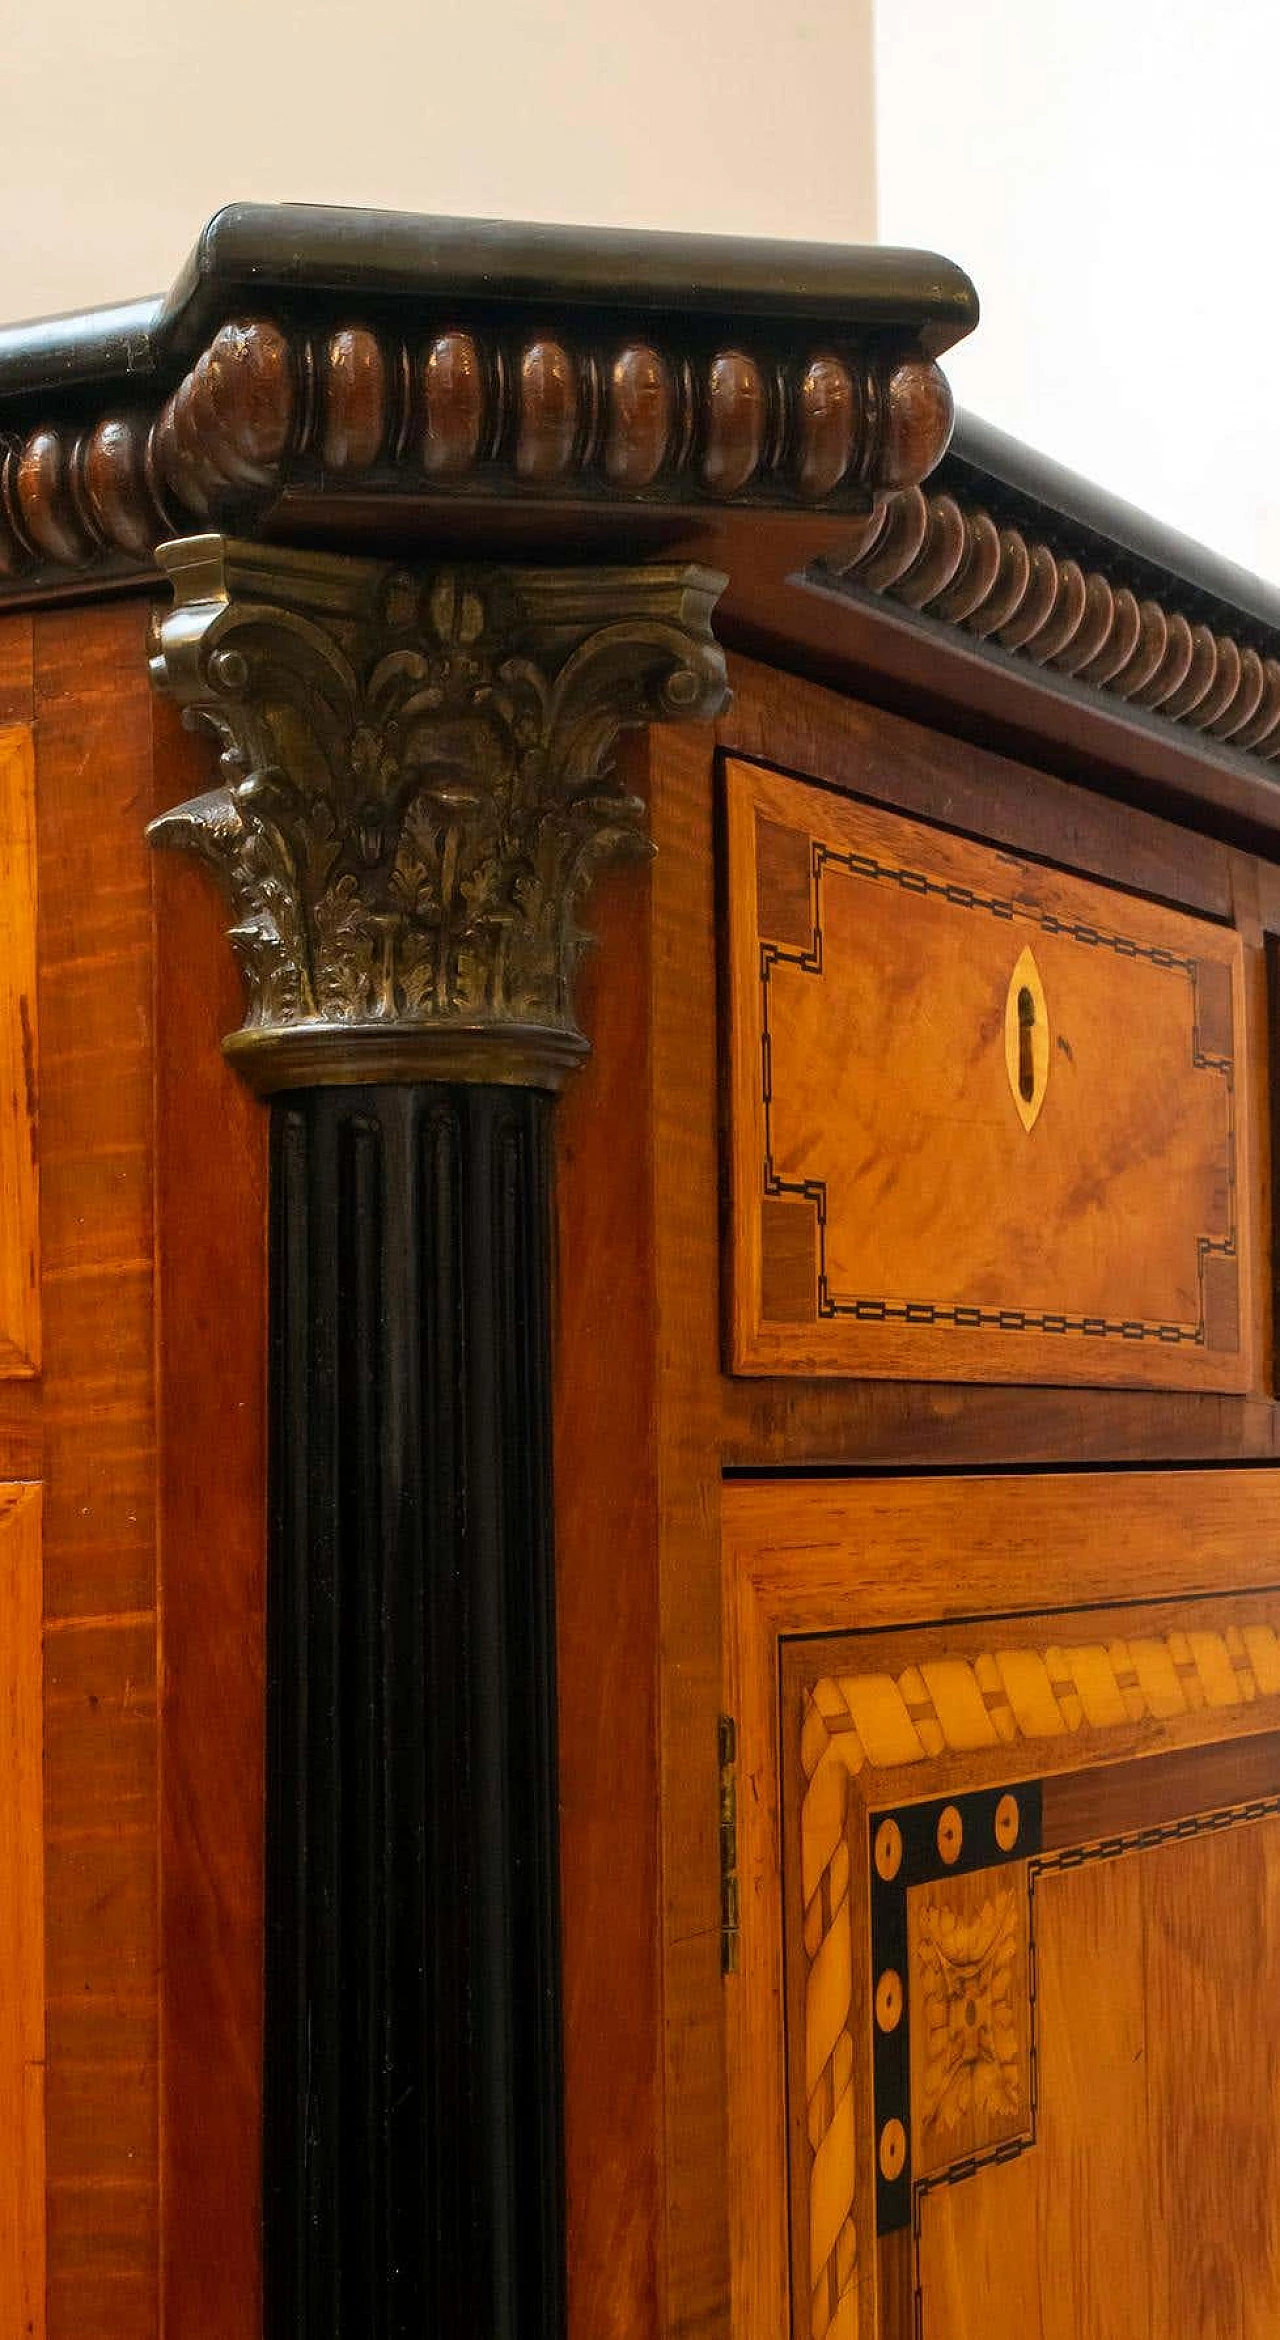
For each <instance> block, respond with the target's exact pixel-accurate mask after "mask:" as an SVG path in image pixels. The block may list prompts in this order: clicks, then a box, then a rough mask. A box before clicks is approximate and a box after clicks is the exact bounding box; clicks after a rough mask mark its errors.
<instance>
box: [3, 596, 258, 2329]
mask: <svg viewBox="0 0 1280 2340" xmlns="http://www.w3.org/2000/svg"><path fill="white" fill-rule="evenodd" d="M148 616H149V612H148V611H147V609H146V608H145V606H141V605H139V604H137V603H132V604H122V605H116V606H114V607H112V606H109V605H103V606H100V607H98V608H96V609H94V610H92V611H70V610H67V611H54V612H47V613H42V614H40V615H38V616H36V617H35V618H27V617H9V618H7V619H6V620H5V621H4V623H3V625H0V721H2V722H3V723H5V724H6V725H9V726H18V727H21V728H20V730H19V731H17V732H16V733H15V731H14V730H13V729H10V730H9V731H8V733H7V734H6V745H7V746H8V747H9V749H10V753H9V756H8V757H7V758H6V759H5V760H4V765H3V772H4V779H5V782H6V785H7V794H6V796H5V813H6V820H9V817H10V815H11V814H12V811H13V806H14V797H13V780H14V775H15V770H16V771H18V772H20V773H21V774H22V775H23V785H24V789H25V788H26V787H27V786H28V778H29V772H30V770H31V769H32V768H33V776H34V791H33V795H34V805H35V813H36V840H35V842H36V849H37V855H38V871H37V875H36V878H35V880H34V881H33V879H32V876H31V872H30V869H29V867H24V868H23V869H22V870H21V871H18V872H15V865H14V863H13V860H12V846H13V836H12V826H11V823H10V826H9V827H6V829H5V832H4V841H5V850H6V853H7V854H8V855H9V859H8V860H7V861H6V863H5V870H4V875H5V885H4V908H3V912H2V913H0V918H2V919H3V931H4V936H5V948H4V960H3V964H4V973H5V979H6V980H7V981H8V980H11V975H12V971H13V970H14V969H15V968H20V966H21V961H22V951H23V949H24V948H25V947H26V946H25V944H23V942H22V936H23V935H24V934H30V933H31V932H32V916H31V914H32V912H33V911H34V910H35V908H36V906H37V903H38V924H37V926H36V929H35V933H36V950H37V970H36V972H37V981H36V985H35V987H34V998H35V1004H36V1007H37V1010H38V1027H39V1044H40V1072H41V1096H40V1112H39V1139H40V1145H39V1165H40V1196H39V1200H40V1219H41V1237H42V1258H41V1275H40V1286H39V1301H40V1310H41V1315H42V1318H43V1360H42V1371H41V1373H40V1374H39V1376H33V1375H31V1374H30V1373H28V1374H27V1375H26V1376H25V1377H24V1378H21V1379H5V1380H2V1381H0V1478H3V1479H4V1480H8V1481H10V1482H12V1481H14V1480H22V1481H27V1482H30V1483H31V1484H32V1486H33V1488H34V1489H35V1490H36V1492H35V1493H33V1495H32V1497H31V1505H30V1507H29V1508H28V1509H27V1510H26V1511H24V1512H23V1514H22V1520H23V1523H24V1524H23V1526H22V1537H23V1539H25V1547H26V1548H25V1549H24V1553H23V1556H22V1561H21V1567H20V1568H15V1569H14V1570H13V1572H12V1573H11V1572H10V1570H9V1566H8V1562H6V1571H5V1575H4V1588H5V1589H4V1614H5V1617H6V1619H7V1620H8V1622H7V1624H6V1627H5V1636H6V1639H5V1646H6V1648H7V1649H8V1650H9V1653H10V1657H9V1660H7V1661H6V1678H7V1679H8V1680H9V1682H10V1684H11V1689H10V1694H9V1698H8V1699H7V1701H6V1704H5V1710H4V1711H5V1713H6V1715H7V1716H8V1717H9V1720H10V1725H11V1727H12V1729H13V1730H14V1731H15V1732H16V1733H17V1734H18V1736H19V1738H20V1739H21V1741H22V1745H21V1746H19V1745H18V1744H17V1742H16V1741H15V1744H14V1747H13V1749H12V1751H11V1752H12V1761H11V1765H10V1768H9V1773H8V1776H9V1777H10V1780H11V1781H12V1782H16V1792H15V1794H14V1795H13V1796H11V1797H7V1798H6V1805H5V1827H4V1830H3V1832H0V1833H3V1837H4V1848H5V1849H4V1865H5V1875H6V1879H7V1880H8V1884H7V1886H6V1895H5V1905H6V1917H5V1921H4V1922H5V1926H6V1928H7V1932H6V1940H7V1941H8V1944H9V1947H8V1950H7V1951H6V1952H5V1956H4V1962H3V1963H4V1972H5V1975H6V1979H7V1980H9V1979H13V1981H14V1985H15V1987H14V1989H13V1991H12V1992H10V1991H8V1990H6V1993H5V1999H4V2004H5V2008H6V2010H7V2014H8V2018H9V2022H8V2028H7V2030H6V2034H5V2047H4V2053H3V2058H0V2060H2V2061H3V2062H4V2065H5V2071H6V2075H7V2077H6V2080H5V2083H4V2086H5V2090H6V2098H5V2100H6V2103H8V2104H9V2105H10V2108H11V2113H12V2124H11V2125H12V2133H13V2136H14V2139H15V2145H14V2150H13V2153H12V2155H11V2156H9V2157H8V2158H7V2159H6V2162H5V2170H6V2181H7V2190H6V2191H5V2193H4V2206H3V2213H2V2214H3V2217H4V2219H5V2221H6V2233H7V2232H8V2227H9V2224H10V2223H11V2221H12V2220H13V2219H14V2218H15V2217H18V2216H19V2205H20V2202H21V2203H22V2204H25V2208H22V2209H21V2216H22V2218H23V2220H24V2221H25V2228H26V2234H27V2242H26V2244H25V2246H24V2250H25V2256H24V2255H23V2253H21V2252H16V2246H15V2252H14V2253H11V2252H10V2250H9V2248H8V2245H7V2243H6V2246H5V2249H4V2251H3V2267H4V2272H5V2277H6V2279H7V2277H8V2275H9V2273H10V2271H11V2270H12V2269H16V2268H19V2267H20V2268H21V2269H22V2282H23V2284H24V2285H25V2287H26V2293H25V2294H24V2296H27V2295H29V2297H28V2300H27V2307H26V2309H25V2311H24V2321H23V2322H22V2323H21V2324H19V2323H18V2322H17V2321H16V2320H15V2323H14V2329H15V2330H26V2331H29V2332H30V2333H32V2334H34V2335H36V2336H37V2340H56V2335H59V2334H62V2333H72V2332H74V2333H76V2334H77V2335H88V2336H89V2340H95V2336H97V2335H101V2336H102V2340H108V2336H109V2340H156V2335H157V2334H158V2333H159V2331H160V2329H161V2324H162V2314H163V2313H165V2311H164V2310H162V2285H161V2278H162V2258H163V2262H164V2272H165V2278H166V2283H165V2288H166V2290H167V2291H168V2293H169V2295H170V2300H169V2308H168V2311H167V2312H168V2314H169V2316H170V2319H171V2328H172V2329H175V2330H178V2329H180V2330H182V2331H183V2332H186V2333H190V2334H192V2335H198V2334H200V2333H201V2332H202V2331H208V2332H209V2333H210V2334H212V2333H213V2332H215V2331H217V2332H221V2331H224V2330H226V2329H228V2328H229V2327H230V2326H232V2325H235V2326H237V2327H239V2326H243V2327H244V2328H246V2329H247V2328H250V2327H251V2325H252V2323H253V2321H254V2318H255V2313H256V2296H257V2265H258V2239H257V2229H256V2220H257V2200H258V2180H257V2151H256V2144H255V2141H254V2140H255V2137H256V2129H257V2119H258V2102H259V2096H260V2087H261V2083H260V2075H259V2055H258V2046H257V2026H258V2021H259V2018H258V2002H259V1991H260V1982H259V1977H260V1971H261V1912H260V1882H259V1865H260V1837H261V1823H260V1794H261V1790H260V1784H259V1783H260V1767H261V1716H260V1679H261V1677H260V1668H261V1653H260V1641H259V1621H260V1609H261V1517H262V1505H263V1494H264V1455H263V1446H264V1438H263V1424H262V1396H261V1389H262V1373H263V1364H264V1356H263V1317H264V1309H263V1299H262V1253H263V1238H264V1202H263V1194H264V1188H263V1184H262V1167H261V1152H262V1133H261V1129H260V1123H259V1116H258V1109H257V1108H256V1107H254V1106H253V1105H252V1103H251V1101H250V1100H249V1098H248V1097H247V1096H246V1095H245V1094H244V1093H243V1092H242V1091H241V1090H240V1088H239V1087H238V1085H237V1084H236V1083H235V1082H234V1081H233V1080H232V1077H231V1075H230V1074H229V1073H228V1072H227V1070H226V1068H225V1067H224V1066H223V1064H222V1061H221V1058H220V1055H219V1053H218V1050H217V1036H218V1032H219V1031H220V1030H221V1029H222V1028H225V1023H224V1024H223V1025H220V1024H219V1022H218V1018H219V1017H220V1016H223V1017H224V1019H225V1016H226V1014H227V1013H228V1012H229V1008H230V1005H231V1003H232V1001H233V999H234V991H235V985H234V977H233V975H232V974H231V971H230V970H229V969H228V968H227V966H226V965H225V948H224V946H223V944H222V941H221V932H220V921H219V918H218V913H217V909H216V905H215V904H214V903H213V902H212V901H210V900H209V899H208V898H207V896H205V895H204V894H203V893H202V892H201V889H200V888H199V886H198V885H197V884H196V883H194V882H193V881H192V880H191V879H190V878H188V877H187V875H186V873H185V872H182V871H180V870H178V869H176V868H168V869H165V870H164V871H163V872H162V871H161V870H160V868H159V867H158V864H157V860H156V857H155V856H153V855H152V854H151V853H150V852H149V851H148V849H147V847H146V844H145V841H144V837H143V828H144V825H145V819H146V816H147V813H148V812H149V811H150V809H151V807H152V803H153V802H155V803H159V802H168V801H171V799H172V797H173V796H174V795H175V794H177V793H179V792H180V791H181V789H182V788H183V787H184V786H189V784H190V783H189V775H190V772H191V770H192V768H193V764H194V762H195V759H196V755H197V751H196V749H195V747H194V743H192V742H191V741H190V740H189V739H187V738H186V737H185V735H183V734H181V733H180V731H179V727H178V725H177V722H176V719H174V718H172V717H170V716H165V715H161V717H160V719H159V722H158V725H157V735H156V738H155V740H154V742H153V717H154V714H155V709H154V702H153V696H152V693H151V691H150V688H149V684H148V680H147V674H146V634H147V624H148ZM15 736H16V737H20V738H21V739H22V740H23V741H27V740H30V742H31V743H32V746H33V751H34V753H33V767H28V765H27V764H26V762H25V760H21V759H20V760H19V762H18V763H17V764H16V765H15V760H14V756H13V753H12V744H13V740H14V738H15ZM24 754H25V751H24ZM153 762H154V779H153ZM153 789H154V794H153ZM15 875H17V876H18V877H20V878H21V881H22V885H23V886H25V890H26V901H25V908H23V906H22V905H21V904H19V905H18V908H19V910H20V911H21V915H20V916H18V918H17V923H16V924H15V915H16V914H15V909H14V903H13V898H12V897H13V894H14V887H13V884H12V882H11V881H12V880H13V879H14V878H15ZM166 887H167V888H171V889H172V891H171V892H166V890H165V889H166ZM157 920H158V923H157ZM157 1003H158V1005H157ZM33 1029H34V1026H33ZM27 1159H28V1162H29V1160H30V1150H29V1143H28V1154H27ZM15 1189H16V1191H17V1193H18V1194H19V1195H21V1194H22V1193H23V1192H27V1191H29V1184H28V1186H26V1187H24V1184H23V1173H22V1171H21V1169H19V1170H17V1171H16V1172H15V1173H14V1178H13V1182H12V1184H11V1182H10V1174H9V1172H8V1171H6V1172H5V1192H6V1199H8V1198H9V1196H10V1194H11V1193H12V1192H14V1191H15ZM255 1279H256V1282H255ZM255 1291H256V1295H257V1296H256V1299H255ZM33 1353H34V1354H36V1355H39V1354H40V1350H39V1347H38V1346H37V1347H36V1348H35V1349H34V1352H33ZM158 1358H159V1361H160V1362H159V1366H158V1363H157V1359H158ZM161 1422H163V1424H164V1432H163V1446H162V1451H161V1448H160V1446H159V1444H158V1439H159V1428H160V1423H161ZM40 1511H42V1513H43V1565H42V1564H41V1552H40V1548H39V1544H38V1542H37V1541H35V1534H36V1522H37V1519H38V1515H39V1512H40ZM7 1517H8V1513H7V1512H6V1518H7ZM15 1517H16V1515H15ZM16 1537H17V1530H16V1528H15V1539H16ZM10 1549H11V1550H12V1551H13V1554H14V1558H15V1560H16V1558H17V1545H16V1540H15V1542H14V1544H13V1545H12V1546H10V1545H9V1544H7V1543H6V1550H10ZM161 1555H163V1566H162V1565H161ZM158 1579H162V1581H158ZM33 1604H34V1617H33V1613H32V1612H33ZM161 1606H163V1611H164V1615H165V1619H166V1624H167V1638H166V1639H165V1642H164V1648H163V1651H162V1649H161V1640H162V1636H161V1630H160V1611H161ZM42 1640H43V1659H42V1657H41V1643H42ZM24 1651H25V1654H24ZM33 1668H34V1675H33V1674H32V1669H33ZM24 1669H25V1670H24ZM33 1702H34V1703H33ZM158 1705H162V1706H163V1712H164V1718H165V1734H166V1745H165V1750H164V1756H165V1759H164V1762H163V1764H162V1763H161V1748H160V1737H161V1732H160V1725H159V1722H158V1713H157V1708H158ZM24 1747H25V1749H26V1752H25V1753H24V1752H23V1748H24ZM32 1748H34V1750H35V1752H34V1758H33V1756H32V1753H31V1750H32ZM158 1797H159V1804H158ZM33 1977H34V1980H33V1979H32V1978H33ZM33 1993H34V1996H33ZM162 2030H163V2047H162ZM20 2035H21V2037H22V2038H23V2039H24V2040H28V2047H29V2038H28V2035H29V2037H30V2038H34V2040H35V2041H36V2043H37V2044H36V2048H35V2051H34V2053H31V2052H28V2050H27V2049H24V2054H25V2056H26V2064H27V2066H28V2067H29V2076H28V2078H27V2080H26V2082H25V2087H26V2093H27V2099H28V2102H27V2112H26V2116H25V2124H24V2122H21V2121H19V2119H18V2117H17V2109H16V2100H15V2099H14V2097H13V2094H12V2090H13V2086H14V2082H13V2078H12V2071H13V2069H14V2064H13V2059H14V2056H15V2055H16V2052H17V2043H18V2040H19V2036H20ZM162 2057H163V2081H162V2076H161V2067H162ZM211 2074H214V2075H216V2079H215V2080H214V2081H213V2082H212V2083H211V2079H210V2075H211ZM162 2159H163V2166H164V2179H163V2185H164V2199H165V2203H166V2211H165V2217H164V2222H163V2224H164V2236H165V2245H164V2251H163V2253H162V2248H161V2226H162V2221H161V2211H160V2202H161V2182H162V2181H161V2168H162ZM33 2173H34V2175H33ZM15 2280H16V2277H15ZM5 2296H6V2299H7V2298H8V2294H6V2295H5Z"/></svg>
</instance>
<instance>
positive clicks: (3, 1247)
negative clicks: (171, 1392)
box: [0, 724, 40, 1375]
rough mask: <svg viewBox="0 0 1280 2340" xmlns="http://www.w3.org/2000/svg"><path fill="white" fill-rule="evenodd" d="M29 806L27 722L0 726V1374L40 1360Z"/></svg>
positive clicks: (31, 769)
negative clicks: (0, 1228)
mask: <svg viewBox="0 0 1280 2340" xmlns="http://www.w3.org/2000/svg"><path fill="white" fill-rule="evenodd" d="M35 829H36V808H35V755H34V751H33V746H32V737H31V730H30V726H29V725H26V724H18V725H14V726H12V727H6V728H4V729H0V1195H3V1197H4V1232H3V1237H2V1238H0V1375H13V1374H25V1373H35V1372H37V1371H38V1370H39V1365H40V1193H39V1154H38V1134H37V1124H36V1084H37V1077H38V1045H39V1041H38V1032H37V1022H36V836H35Z"/></svg>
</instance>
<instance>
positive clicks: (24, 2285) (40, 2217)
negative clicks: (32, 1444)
mask: <svg viewBox="0 0 1280 2340" xmlns="http://www.w3.org/2000/svg"><path fill="white" fill-rule="evenodd" d="M0 1681H2V1682H3V1684H4V1696H3V1698H2V1699H0V1776H2V1777H3V1780H4V1793H3V1795H0V1975H2V1976H3V1979H4V1987H3V1989H2V1990H0V2133H2V2134H3V2138H4V2150H3V2152H0V2327H3V2329H4V2330H5V2331H7V2332H13V2333H21V2334H24V2335H30V2336H31V2340H44V2334H45V2313H44V2274H45V2201H44V2180H45V2138H44V2057H45V2051H44V1924H43V1908H44V1878H43V1872H44V1862H43V1848H42V1841H41V1839H42V1834H43V1827H42V1810H41V1791H40V1493H39V1489H38V1488H33V1487H20V1486H2V1487H0Z"/></svg>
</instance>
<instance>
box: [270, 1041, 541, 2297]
mask: <svg viewBox="0 0 1280 2340" xmlns="http://www.w3.org/2000/svg"><path fill="white" fill-rule="evenodd" d="M550 1109H551V1099H550V1098H549V1097H548V1096H547V1095H546V1094H544V1093H542V1092H540V1091H537V1090H532V1089H519V1088H514V1087H494V1086H483V1085H477V1086H461V1085H460V1086H444V1085H439V1086H437V1085H417V1086H411V1085H406V1086H395V1085H391V1086H378V1087H364V1088H361V1087H349V1088H344V1089H323V1088H321V1089H315V1090H310V1091H303V1092H299V1093H296V1094H293V1095H290V1096H287V1097H283V1098H280V1099H277V1100H276V1101H275V1102H274V1104H273V1105H272V1108H271V1110H272V1120H273V1186H272V1214H273V1226H272V1253H273V1285H272V1330H271V1358H272V1405H273V1422H274V1430H273V1453H272V1508H271V1549H270V1559H269V1595H268V1604H269V1626H268V1632H269V1689H268V1698H269V1714H268V1725H269V1738H268V1745H269V1755H268V1774H269V1776H268V1798H269V1801H268V1857H267V1876H268V1894H269V1907H268V1940H267V1972H266V2082H267V2087H266V2116H265V2147H264V2151H265V2179H266V2195H265V2211H266V2224H265V2243H266V2260H267V2333H268V2335H269V2340H303V2336H304V2335H305V2340H355V2336H356V2335H357V2334H358V2335H359V2336H360V2340H409V2336H410V2335H412V2336H413V2340H425V2336H426V2335H428V2334H430V2335H432V2336H433V2340H435V2336H441V2340H445V2336H448V2340H453V2336H455V2335H456V2336H457V2340H462V2336H463V2335H464V2334H465V2335H466V2336H467V2340H473V2336H475V2335H484V2336H485V2340H555V2336H556V2335H557V2334H558V2333H559V2331H560V2329H561V2324H562V2314H563V2305H562V2303H563V2267H562V2260H563V2237H562V2219H561V2174H560V2172H561V2141H560V2140H561V2108H560V1968H559V1943H558V1921H557V1882H558V1880H557V1846H556V1768H555V1687H554V1669H555V1637H554V1599H553V1582H552V1555H551V1486H550V1424H549V1398H548V1357H549V1337H548V1325H547V1292H548V1199H547V1154H548V1135H549V1115H550Z"/></svg>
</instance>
